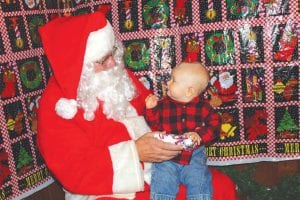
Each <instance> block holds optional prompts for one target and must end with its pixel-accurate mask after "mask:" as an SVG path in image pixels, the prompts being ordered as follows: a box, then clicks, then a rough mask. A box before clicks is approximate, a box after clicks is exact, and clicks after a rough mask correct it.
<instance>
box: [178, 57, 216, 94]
mask: <svg viewBox="0 0 300 200" xmlns="http://www.w3.org/2000/svg"><path fill="white" fill-rule="evenodd" d="M174 71H177V72H178V78H179V79H180V80H181V81H182V82H183V83H184V84H186V86H187V87H193V88H194V89H195V90H196V92H197V93H198V95H199V94H201V93H202V92H203V91H204V90H205V89H206V87H207V85H208V83H209V79H210V77H209V73H208V71H207V69H206V68H205V66H204V65H203V64H201V63H199V62H194V63H186V62H182V63H180V64H178V65H177V66H176V67H175V68H174Z"/></svg>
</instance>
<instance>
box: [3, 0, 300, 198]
mask: <svg viewBox="0 0 300 200" xmlns="http://www.w3.org/2000/svg"><path fill="white" fill-rule="evenodd" d="M0 6H1V7H0V94H1V98H0V128H1V134H0V183H1V187H0V200H2V199H21V198H23V197H24V196H27V195H29V194H31V193H32V192H35V191H37V190H39V189H41V188H43V187H45V186H47V185H49V184H50V183H51V182H52V181H53V179H52V178H51V174H50V173H49V171H48V170H47V168H46V167H45V164H44V162H43V160H42V158H41V156H40V154H39V152H38V150H37V148H36V134H37V129H36V111H37V109H38V105H39V104H38V102H39V99H40V96H41V94H42V92H43V90H44V88H45V86H46V84H47V80H48V78H49V76H50V75H51V68H50V66H49V64H48V61H47V58H46V57H45V55H44V52H43V49H42V45H41V42H40V38H39V35H38V33H37V28H38V27H39V26H41V25H43V24H45V23H46V22H47V21H49V20H51V19H53V18H55V17H60V16H70V15H78V14H83V13H88V12H94V11H95V10H101V11H103V12H105V14H106V16H107V18H108V19H109V21H110V22H111V23H112V25H113V27H114V30H115V32H116V33H117V36H118V37H119V39H121V40H122V41H123V43H124V46H125V56H124V59H125V63H126V67H127V68H129V69H130V70H132V71H133V72H134V73H135V75H136V76H138V77H139V79H140V80H141V81H142V82H143V83H144V84H145V86H146V87H148V88H150V89H153V90H154V91H155V93H156V94H157V95H158V96H159V97H162V96H164V95H165V84H166V81H167V80H168V79H169V77H170V70H171V69H172V67H174V66H175V65H176V63H178V62H181V61H187V62H194V61H200V62H202V63H204V64H205V65H206V66H207V68H208V69H209V71H210V75H211V81H210V87H209V89H208V90H207V92H206V93H205V94H204V95H203V98H205V99H208V100H209V101H210V103H211V105H213V106H214V107H215V109H217V111H218V112H219V114H220V115H221V117H222V128H221V129H222V130H221V132H220V135H219V137H218V140H217V142H216V143H215V144H214V145H213V146H210V147H207V148H206V152H207V155H208V157H209V158H208V162H209V164H210V165H231V164H239V163H249V162H259V161H280V160H288V159H299V158H300V150H299V148H300V147H299V145H300V143H299V142H300V140H299V121H300V119H299V113H300V111H299V105H300V101H299V73H300V72H299V44H298V38H299V34H300V22H299V20H300V11H299V1H297V0H260V1H259V0H222V1H220V0H199V1H192V0H170V1H167V0H140V1H137V0H119V1H103V0H98V1H97V0H95V1H86V0H57V1H53V0H1V1H0ZM57 34H59V33H57ZM74 34H76V33H74ZM58 51H59V47H58ZM62 53H63V52H62Z"/></svg>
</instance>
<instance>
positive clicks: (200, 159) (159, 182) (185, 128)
mask: <svg viewBox="0 0 300 200" xmlns="http://www.w3.org/2000/svg"><path fill="white" fill-rule="evenodd" d="M209 79H210V77H209V73H208V71H207V70H206V68H205V67H204V66H203V65H202V64H201V63H198V62H196V63H185V62H183V63H180V64H178V65H177V66H176V67H175V68H174V69H173V70H172V73H171V79H170V80H169V81H168V83H167V95H166V97H165V98H163V99H162V100H161V101H159V100H158V97H156V96H155V95H149V96H148V97H147V98H146V108H147V109H146V116H145V118H146V120H147V122H148V124H149V126H150V127H151V128H152V130H153V131H165V132H166V134H174V135H184V136H187V137H189V138H191V139H192V140H193V141H194V142H195V143H196V144H197V146H196V147H195V148H194V149H193V150H183V151H182V152H181V154H180V155H178V156H177V157H175V158H174V159H172V160H170V161H165V162H160V163H154V164H153V165H152V178H151V186H150V189H151V199H153V200H156V199H175V198H176V194H177V192H178V188H179V184H184V185H185V187H186V188H187V199H199V200H210V199H211V198H212V187H211V174H210V172H209V169H208V167H207V165H206V155H205V149H204V146H205V145H208V144H210V143H211V142H213V140H214V139H215V138H216V136H217V135H218V134H219V131H220V126H221V118H220V116H219V114H218V113H217V112H216V111H215V110H214V109H213V108H212V107H211V106H210V104H209V103H208V102H206V101H203V100H202V99H201V97H200V95H201V94H202V93H203V92H204V91H205V89H206V87H207V85H208V83H209Z"/></svg>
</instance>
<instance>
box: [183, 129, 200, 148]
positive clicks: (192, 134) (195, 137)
mask: <svg viewBox="0 0 300 200" xmlns="http://www.w3.org/2000/svg"><path fill="white" fill-rule="evenodd" d="M184 135H186V136H188V137H189V138H191V139H192V140H193V141H194V142H196V143H197V145H198V146H199V145H200V144H201V137H200V136H199V135H198V133H196V132H186V133H185V134H184Z"/></svg>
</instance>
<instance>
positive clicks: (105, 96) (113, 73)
mask: <svg viewBox="0 0 300 200" xmlns="http://www.w3.org/2000/svg"><path fill="white" fill-rule="evenodd" d="M91 65H92V64H91ZM85 69H86V70H85V72H83V73H84V75H83V76H82V77H81V82H80V87H79V88H80V89H79V91H78V96H77V101H78V102H79V105H80V106H81V107H82V108H83V110H84V118H85V119H86V120H89V121H90V120H93V119H94V117H95V115H94V113H95V111H96V110H97V108H98V107H99V103H100V102H101V106H102V110H103V113H104V114H105V115H106V116H107V118H111V119H114V120H116V121H119V120H121V119H123V118H124V117H125V116H126V111H127V109H128V105H129V101H130V100H132V99H133V98H134V96H135V87H134V85H133V83H132V81H131V79H130V78H129V76H128V74H127V72H126V70H125V69H124V67H122V66H120V65H118V66H115V67H113V68H110V69H108V70H105V71H102V72H98V73H95V72H94V70H93V69H94V68H93V67H92V66H90V67H86V68H85Z"/></svg>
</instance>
